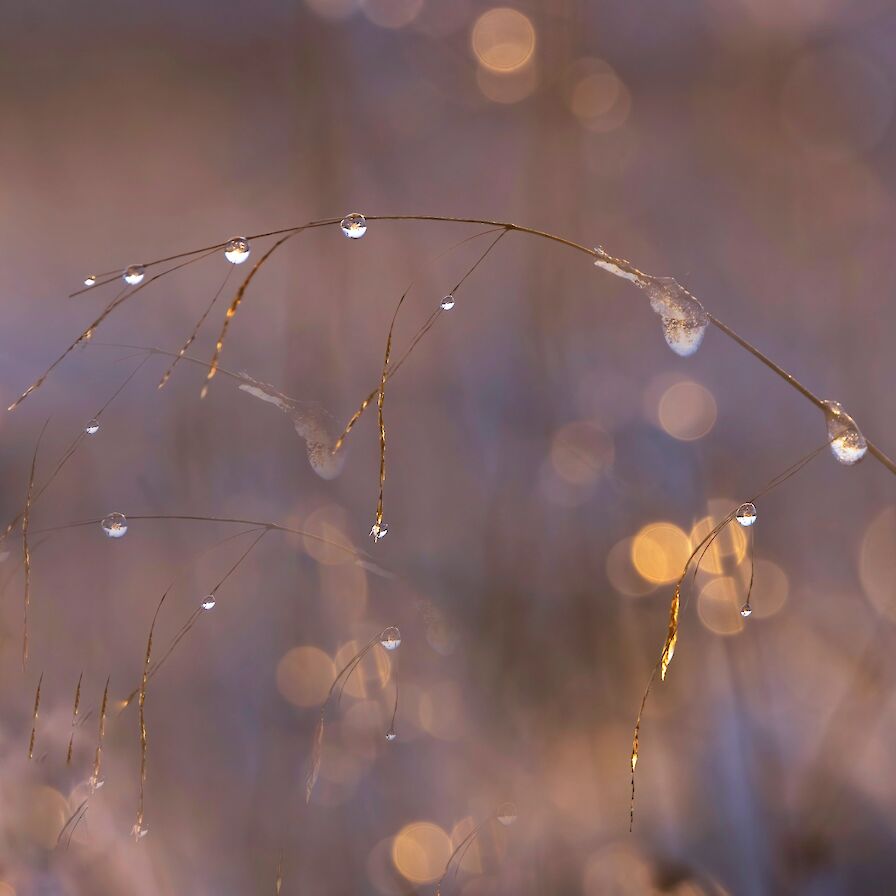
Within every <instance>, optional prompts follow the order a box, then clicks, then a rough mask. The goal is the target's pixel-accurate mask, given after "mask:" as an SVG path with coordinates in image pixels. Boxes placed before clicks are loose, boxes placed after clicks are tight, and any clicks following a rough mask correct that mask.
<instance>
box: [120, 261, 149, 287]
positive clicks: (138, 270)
mask: <svg viewBox="0 0 896 896" xmlns="http://www.w3.org/2000/svg"><path fill="white" fill-rule="evenodd" d="M145 273H146V270H145V269H144V267H143V265H142V264H132V265H130V266H129V267H127V268H126V269H125V271H124V273H123V274H122V275H121V276H122V278H123V279H124V282H125V283H127V284H129V285H130V286H136V285H137V284H138V283H140V282H141V281H142V280H143V276H144V274H145Z"/></svg>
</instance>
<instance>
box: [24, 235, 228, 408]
mask: <svg viewBox="0 0 896 896" xmlns="http://www.w3.org/2000/svg"><path fill="white" fill-rule="evenodd" d="M210 254H211V253H210V252H206V253H205V254H204V255H200V256H198V257H197V258H191V259H190V260H189V261H185V262H182V263H181V264H179V265H175V267H173V268H169V269H168V270H167V271H162V272H161V273H160V274H156V275H155V276H154V277H150V278H149V280H145V281H144V282H143V283H141V284H140V285H139V286H135V287H134V288H133V289H131V288H129V287H125V288H124V289H122V290H121V291H120V292H119V293H118V295H117V296H116V297H115V298H114V299H113V300H112V301H111V302H110V303H109V304H108V305H106V307H105V308H104V309H103V310H102V312H101V313H100V315H99V316H98V317H97V318H96V320H94V322H93V323H92V324H90V326H88V327H87V328H86V329H85V330H84V331H83V332H82V333H81V335H80V336H78V338H77V339H76V340H75V341H74V342H73V343H72V344H71V345H70V346H69V347H68V348H67V349H66V350H65V351H64V352H63V353H62V354H61V355H60V356H59V357H58V358H57V359H56V360H55V361H54V362H53V363H52V364H51V365H50V366H49V367H48V368H47V369H46V370H45V371H44V372H43V373H42V374H41V375H40V376H39V377H38V378H37V379H36V380H35V381H34V382H33V383H32V384H31V385H30V386H29V387H28V388H27V389H26V390H25V391H24V392H23V393H22V394H21V395H20V396H19V397H18V398H17V399H16V400H15V401H14V402H13V403H12V404H11V405H10V406H9V407H8V408H7V410H8V411H14V410H15V409H16V408H17V407H18V406H19V405H20V404H21V403H22V402H23V401H24V400H25V399H26V398H27V397H28V396H29V395H30V394H31V393H32V392H34V391H35V390H36V389H39V388H40V387H41V386H42V385H43V384H44V382H46V379H47V377H48V376H49V375H50V374H51V373H52V372H53V371H54V370H55V369H56V368H57V367H58V366H59V365H60V364H61V363H62V362H63V361H64V360H65V359H66V358H67V357H68V356H69V355H70V354H71V353H72V352H73V351H74V350H75V349H76V348H77V347H78V346H79V345H81V343H83V342H85V341H87V340H88V339H90V338H91V337H92V336H93V334H94V333H95V332H96V329H97V327H98V326H99V325H100V324H101V323H103V321H104V320H105V319H106V318H107V317H108V316H109V315H110V314H111V313H112V312H113V311H114V310H115V309H116V308H118V307H119V306H120V305H121V304H122V303H124V302H126V301H127V300H128V299H130V298H133V297H134V296H135V295H136V294H137V293H138V292H140V290H142V289H145V288H146V287H147V286H149V284H150V283H154V282H155V281H156V280H158V279H159V278H160V277H164V276H165V275H166V274H171V273H173V272H174V271H177V270H180V269H181V268H183V267H186V266H187V265H188V264H193V263H194V262H196V261H201V260H202V259H203V258H208V256H209V255H210Z"/></svg>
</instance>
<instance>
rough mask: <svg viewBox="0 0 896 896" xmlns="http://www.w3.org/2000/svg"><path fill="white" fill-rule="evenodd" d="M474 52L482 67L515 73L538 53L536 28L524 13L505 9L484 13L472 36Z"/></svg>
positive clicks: (501, 7)
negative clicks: (536, 51) (536, 50)
mask: <svg viewBox="0 0 896 896" xmlns="http://www.w3.org/2000/svg"><path fill="white" fill-rule="evenodd" d="M470 42H471V44H472V46H473V52H474V53H475V54H476V58H477V60H478V61H479V64H480V65H481V66H483V68H487V69H490V70H491V71H493V72H502V73H505V74H506V73H507V72H512V71H515V70H516V69H519V68H522V67H523V66H524V65H525V64H526V63H527V62H528V61H529V60H530V59H531V58H532V54H533V53H534V52H535V28H534V26H533V25H532V22H531V21H530V20H529V18H528V17H527V16H525V15H523V13H521V12H519V11H517V10H515V9H510V8H509V7H506V6H500V7H496V8H495V9H489V10H487V11H486V12H484V13H482V15H481V16H479V18H478V19H476V22H475V23H474V25H473V31H472V33H471V36H470Z"/></svg>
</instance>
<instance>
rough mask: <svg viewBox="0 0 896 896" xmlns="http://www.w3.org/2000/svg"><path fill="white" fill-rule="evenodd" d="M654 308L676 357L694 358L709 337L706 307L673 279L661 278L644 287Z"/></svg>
mask: <svg viewBox="0 0 896 896" xmlns="http://www.w3.org/2000/svg"><path fill="white" fill-rule="evenodd" d="M644 289H646V290H647V295H648V296H650V307H651V308H653V310H654V311H655V312H656V313H657V314H658V315H659V316H660V318H661V319H662V322H663V336H664V337H665V338H666V343H667V344H668V346H669V348H671V349H672V351H673V352H675V354H676V355H681V357H682V358H686V357H688V355H693V354H694V352H695V351H697V349H698V348H700V343H701V342H703V336H704V334H705V333H706V327H707V326H708V325H709V317H708V315H707V314H706V311H705V310H704V308H703V306H702V305H701V304H700V302H698V301H697V299H695V298H694V297H693V296H692V295H691V294H690V293H689V292H688V291H687V290H686V289H685V288H684V287H683V286H681V284H679V283H678V282H677V281H676V280H674V279H673V278H672V277H657V278H655V279H653V280H650V281H649V282H647V283H646V284H645V286H644Z"/></svg>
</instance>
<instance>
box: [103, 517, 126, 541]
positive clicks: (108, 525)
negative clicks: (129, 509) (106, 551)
mask: <svg viewBox="0 0 896 896" xmlns="http://www.w3.org/2000/svg"><path fill="white" fill-rule="evenodd" d="M101 525H102V527H103V532H105V533H106V535H108V536H109V538H124V536H125V535H127V532H128V521H127V517H126V516H125V515H124V514H123V513H110V514H109V516H107V517H104V518H103V521H102V523H101Z"/></svg>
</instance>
